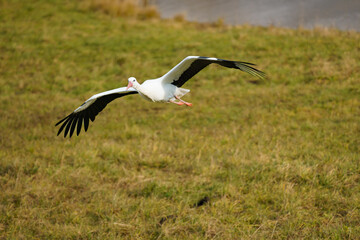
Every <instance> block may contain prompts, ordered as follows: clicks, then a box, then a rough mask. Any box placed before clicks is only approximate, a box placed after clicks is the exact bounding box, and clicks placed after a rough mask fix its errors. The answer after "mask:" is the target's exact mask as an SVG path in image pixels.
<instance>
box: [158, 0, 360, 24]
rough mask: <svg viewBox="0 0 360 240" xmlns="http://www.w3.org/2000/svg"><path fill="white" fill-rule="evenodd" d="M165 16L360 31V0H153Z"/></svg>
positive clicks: (201, 20) (202, 20)
mask: <svg viewBox="0 0 360 240" xmlns="http://www.w3.org/2000/svg"><path fill="white" fill-rule="evenodd" d="M151 2H152V3H154V4H155V5H156V6H157V7H158V9H159V10H160V13H161V16H162V17H163V18H172V17H174V16H175V15H176V14H179V13H183V14H185V16H186V19H187V20H190V21H198V22H214V21H216V20H218V19H219V18H222V19H224V20H225V22H226V23H228V24H245V23H247V24H251V25H260V26H268V25H275V26H282V27H290V28H297V27H299V26H302V27H304V28H310V29H311V28H313V27H316V26H322V27H335V28H338V29H341V30H356V31H360V0H299V1H296V0H288V1H286V0H252V1H251V0H247V1H245V0H153V1H151Z"/></svg>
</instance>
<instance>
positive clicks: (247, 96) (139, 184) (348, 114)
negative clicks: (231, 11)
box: [0, 0, 360, 239]
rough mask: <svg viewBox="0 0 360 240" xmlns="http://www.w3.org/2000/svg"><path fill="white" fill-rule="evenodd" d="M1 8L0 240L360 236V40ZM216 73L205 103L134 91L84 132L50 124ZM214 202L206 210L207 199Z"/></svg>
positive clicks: (26, 6) (195, 86)
mask: <svg viewBox="0 0 360 240" xmlns="http://www.w3.org/2000/svg"><path fill="white" fill-rule="evenodd" d="M73 2H76V1H69V0H68V1H60V0H53V1H45V0H44V1H42V0H32V1H20V0H12V1H8V0H5V1H0V22H1V23H0V86H1V87H0V143H1V144H0V188H1V189H0V190H1V191H0V238H3V239H69V238H70V239H115V238H117V239H119V238H120V239H121V238H123V239H269V238H273V239H283V238H288V239H294V238H295V239H296V238H301V239H302V238H306V239H319V238H324V239H357V238H358V236H360V208H359V206H360V154H359V146H360V45H359V43H360V34H359V33H356V32H341V31H337V30H332V29H330V30H329V29H315V30H304V29H297V30H289V29H282V28H274V27H267V28H264V27H253V26H238V27H226V26H223V25H216V24H213V25H212V24H196V23H186V22H176V21H164V20H156V19H155V20H145V21H140V20H136V19H132V18H129V19H126V18H121V17H111V16H109V15H105V14H103V13H100V12H92V11H89V10H86V9H83V8H81V6H80V5H79V4H77V3H76V4H75V3H73ZM188 55H202V56H209V57H219V58H224V59H231V60H241V61H248V62H254V63H257V64H258V68H259V69H261V70H263V71H265V72H266V73H267V75H268V80H266V81H262V82H257V84H252V83H251V82H252V81H253V80H255V79H254V78H253V77H251V76H250V75H248V74H245V73H242V72H240V71H236V70H232V69H224V68H221V67H217V66H210V67H208V68H207V69H205V70H204V71H202V72H201V73H199V74H198V75H196V76H195V77H194V79H192V80H191V81H189V82H188V83H187V84H186V85H185V87H186V88H189V89H191V92H190V93H189V94H188V95H186V96H185V98H184V100H186V101H190V102H192V103H193V104H194V106H193V107H191V108H189V107H179V106H176V105H175V104H155V103H150V102H146V101H144V100H142V99H141V98H140V97H139V96H129V97H126V98H123V99H120V100H117V101H114V102H113V103H111V104H109V106H108V107H107V108H106V109H105V110H104V111H103V112H101V113H100V114H99V115H98V117H97V119H96V121H95V122H94V123H92V124H91V125H90V127H89V130H88V132H87V133H83V132H82V133H81V135H80V136H79V137H73V138H72V139H64V138H63V137H56V133H57V128H55V127H54V124H55V123H56V122H57V121H58V120H59V119H61V118H62V117H64V116H65V115H67V114H69V113H70V112H71V111H73V110H74V109H75V108H76V107H78V106H79V105H80V104H81V103H82V102H83V101H84V100H86V99H87V98H89V97H90V96H91V95H93V94H96V93H98V92H102V91H105V90H109V89H112V88H117V87H120V86H125V85H126V84H127V78H128V77H130V76H134V77H136V78H137V79H138V80H139V81H140V82H142V81H143V80H146V79H148V78H155V77H159V76H161V75H163V74H164V73H166V72H167V71H168V70H169V69H170V68H171V67H173V66H174V65H175V64H177V63H178V62H179V61H180V60H182V59H183V58H184V57H186V56H188ZM205 197H207V198H208V199H209V201H208V202H207V203H206V204H204V205H202V206H199V207H196V204H197V203H198V201H200V200H201V199H203V198H205Z"/></svg>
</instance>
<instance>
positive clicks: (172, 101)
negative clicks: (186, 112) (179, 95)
mask: <svg viewBox="0 0 360 240" xmlns="http://www.w3.org/2000/svg"><path fill="white" fill-rule="evenodd" d="M170 102H171V103H175V104H177V105H179V106H181V105H184V104H185V103H183V102H175V101H174V100H170Z"/></svg>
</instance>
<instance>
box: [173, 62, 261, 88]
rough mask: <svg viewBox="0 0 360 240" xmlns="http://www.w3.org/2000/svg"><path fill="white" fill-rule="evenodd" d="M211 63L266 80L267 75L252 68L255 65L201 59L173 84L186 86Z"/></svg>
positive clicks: (192, 64) (193, 63)
mask: <svg viewBox="0 0 360 240" xmlns="http://www.w3.org/2000/svg"><path fill="white" fill-rule="evenodd" d="M211 63H216V64H219V65H221V66H223V67H227V68H235V69H239V70H241V71H244V72H247V73H249V74H251V75H253V76H256V77H259V78H264V77H265V73H264V72H262V71H260V70H258V69H256V68H254V67H252V66H255V64H253V63H249V62H238V61H229V60H224V59H219V58H217V59H216V60H213V58H208V57H199V58H198V59H196V60H195V61H194V62H192V63H191V65H190V67H189V68H188V69H186V70H185V71H184V72H183V73H182V74H181V76H180V77H179V79H174V81H173V82H172V83H171V84H173V85H175V86H177V87H181V86H182V85H184V84H185V83H186V82H187V81H188V80H189V79H191V78H192V77H193V76H194V75H195V74H197V73H198V72H200V71H201V70H202V69H204V68H205V67H207V66H208V65H209V64H211Z"/></svg>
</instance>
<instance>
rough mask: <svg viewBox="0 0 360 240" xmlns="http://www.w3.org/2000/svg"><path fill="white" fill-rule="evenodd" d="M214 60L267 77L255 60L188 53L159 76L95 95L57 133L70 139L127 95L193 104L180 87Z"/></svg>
mask: <svg viewBox="0 0 360 240" xmlns="http://www.w3.org/2000/svg"><path fill="white" fill-rule="evenodd" d="M211 63H216V64H219V65H221V66H223V67H227V68H235V69H239V70H241V71H244V72H247V73H249V74H251V75H253V76H256V77H259V78H261V79H262V78H264V77H265V73H264V72H262V71H260V70H257V69H256V68H254V67H253V66H254V64H252V63H248V62H239V61H229V60H224V59H219V58H210V57H199V56H188V57H186V58H185V59H183V60H182V61H181V62H180V63H179V64H177V65H176V66H175V67H174V68H172V69H171V70H170V71H169V72H167V73H166V74H165V75H164V76H162V77H160V78H157V79H150V80H146V81H144V82H143V83H142V84H140V83H138V82H137V80H136V78H134V77H130V78H129V79H128V85H127V87H121V88H116V89H113V90H110V91H106V92H102V93H99V94H96V95H94V96H92V97H91V98H89V99H88V100H86V101H85V102H84V103H83V104H82V105H81V106H80V107H78V108H77V109H75V110H74V111H73V112H72V113H70V114H69V115H68V116H66V117H65V118H63V119H62V120H60V121H59V122H58V123H56V125H55V126H57V125H59V124H61V126H60V128H59V131H58V133H57V135H59V134H60V133H61V132H62V131H63V130H64V129H65V131H64V137H66V136H67V134H68V133H69V137H70V138H71V136H72V135H73V133H74V131H75V129H76V134H77V135H79V133H80V131H81V128H82V126H83V125H84V129H85V132H86V131H87V130H88V127H89V120H91V121H92V122H93V121H94V120H95V117H96V116H97V115H98V114H99V112H101V111H102V110H103V109H104V108H105V107H106V105H107V104H108V103H110V102H111V101H113V100H115V99H117V98H120V97H124V96H127V95H132V94H139V95H140V96H142V97H143V98H145V99H146V100H148V101H152V102H170V103H174V104H177V105H186V106H192V104H191V103H189V102H186V101H184V100H182V99H181V97H183V96H184V95H185V94H187V93H188V92H190V90H189V89H185V88H181V86H182V85H184V84H185V83H186V82H187V81H188V80H189V79H191V78H192V77H193V76H194V75H195V74H197V73H198V72H200V71H201V70H202V69H204V68H205V67H206V66H208V65H209V64H211Z"/></svg>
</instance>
